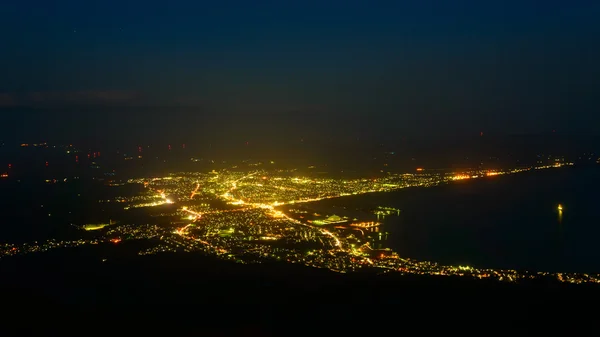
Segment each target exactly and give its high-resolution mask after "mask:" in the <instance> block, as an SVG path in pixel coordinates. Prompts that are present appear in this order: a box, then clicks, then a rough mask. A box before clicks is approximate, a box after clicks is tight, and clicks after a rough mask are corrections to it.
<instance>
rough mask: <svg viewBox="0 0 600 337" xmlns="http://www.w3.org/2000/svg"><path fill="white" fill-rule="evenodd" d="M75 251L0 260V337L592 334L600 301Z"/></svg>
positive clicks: (543, 287) (577, 295) (477, 285)
mask: <svg viewBox="0 0 600 337" xmlns="http://www.w3.org/2000/svg"><path fill="white" fill-rule="evenodd" d="M67 256H68V257H67ZM67 256H63V255H59V254H46V255H43V254H40V255H38V256H29V257H18V258H11V259H4V260H0V275H1V276H2V281H1V287H2V291H1V296H2V307H3V308H4V310H3V315H2V316H0V317H2V318H1V320H2V327H1V329H2V333H0V335H2V336H8V335H23V336H38V335H43V336H55V335H56V336H69V335H74V336H109V335H119V336H121V335H130V336H138V335H140V336H144V335H147V336H153V335H159V336H288V335H306V334H311V335H315V334H316V335H319V336H321V335H326V334H327V335H331V336H338V335H356V334H364V333H368V334H378V335H382V334H387V335H402V334H428V333H430V332H436V333H437V332H446V333H449V334H453V335H454V334H466V335H471V334H482V333H483V334H489V335H506V334H515V333H516V334H519V333H528V334H529V333H536V334H539V333H541V332H553V333H556V332H562V331H565V332H567V331H568V332H571V333H572V332H584V331H590V332H593V331H594V330H590V329H591V327H592V322H593V321H594V317H593V312H594V307H595V305H596V303H597V300H598V299H599V298H600V297H599V296H598V295H599V291H598V289H596V287H587V286H586V287H581V286H565V285H557V284H549V283H538V284H527V285H510V284H498V283H495V282H486V281H472V280H467V279H453V278H446V277H406V276H400V275H392V274H388V275H379V276H377V275H372V274H353V275H343V274H336V273H332V272H329V271H325V270H315V269H310V268H306V267H301V266H294V265H286V264H274V265H265V264H262V265H240V264H233V263H228V262H223V261H218V260H215V259H211V258H206V257H202V256H198V255H193V254H185V255H163V256H152V257H139V258H132V259H122V260H119V261H116V260H115V261H106V262H101V261H99V260H97V259H91V258H89V257H85V256H84V255H77V254H69V255H67Z"/></svg>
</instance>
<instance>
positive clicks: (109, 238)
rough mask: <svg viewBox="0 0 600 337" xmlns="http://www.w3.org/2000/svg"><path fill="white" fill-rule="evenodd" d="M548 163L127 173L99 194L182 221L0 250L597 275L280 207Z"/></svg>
mask: <svg viewBox="0 0 600 337" xmlns="http://www.w3.org/2000/svg"><path fill="white" fill-rule="evenodd" d="M551 167H557V165H552V166H544V167H535V168H526V169H514V170H506V171H471V172H460V173H450V174H441V173H440V174H432V173H427V171H423V170H422V171H420V172H419V173H417V174H395V175H388V176H386V177H381V178H375V179H366V178H363V179H352V180H344V179H328V178H310V177H297V176H292V175H290V174H288V173H286V172H284V173H286V174H277V173H276V172H275V173H273V172H267V171H254V172H250V173H243V172H235V171H223V172H218V173H197V172H188V173H183V174H179V175H172V176H169V177H165V178H140V179H133V180H130V181H128V183H130V184H141V185H143V186H144V187H146V188H145V190H144V192H143V193H142V194H140V195H132V196H119V197H117V198H115V199H114V200H103V201H101V202H118V203H125V204H127V206H126V207H125V209H133V208H141V207H146V208H148V209H149V211H151V210H154V209H157V210H158V208H156V207H160V206H164V205H167V204H176V205H177V206H178V207H171V208H169V210H166V209H165V210H164V211H163V213H160V214H159V216H161V217H162V216H164V217H168V218H170V219H172V220H177V219H179V220H177V221H179V222H184V223H185V224H184V225H182V226H175V227H173V226H165V225H153V224H146V225H133V224H122V225H113V226H110V227H107V228H104V229H100V230H98V231H95V232H94V234H96V233H97V237H95V238H93V239H86V240H73V241H56V240H49V241H46V242H35V243H31V244H24V245H11V244H5V245H2V246H0V258H1V257H8V256H14V255H19V254H28V253H36V252H44V251H48V250H50V249H56V248H67V247H74V246H78V245H88V244H103V243H104V244H108V245H121V244H127V242H128V241H131V240H154V241H153V242H157V244H156V245H154V246H152V247H150V248H147V249H144V250H141V251H139V253H138V254H139V255H148V254H159V253H166V252H202V253H206V254H210V255H216V256H218V257H219V258H222V259H228V260H233V261H237V262H240V263H260V262H262V261H269V260H276V261H284V262H289V263H298V264H304V265H307V266H311V267H317V268H326V269H330V270H334V271H337V272H352V271H357V270H363V269H365V268H375V269H377V270H380V271H383V272H399V273H402V274H419V275H453V276H465V277H474V278H478V279H484V278H491V279H496V280H500V281H507V282H518V281H522V280H527V279H535V278H551V279H554V280H557V281H560V282H569V283H600V276H598V275H589V274H568V273H559V274H552V273H537V272H517V271H514V270H492V269H477V268H472V267H468V266H444V265H439V264H437V263H434V262H428V261H416V260H412V259H407V258H401V257H399V256H398V255H397V254H395V253H394V252H392V251H389V250H383V251H382V250H377V249H372V248H371V247H370V246H369V245H368V244H365V243H364V240H362V239H360V238H358V237H356V236H354V237H353V236H348V235H347V234H343V230H342V229H339V228H346V229H347V228H349V227H351V228H354V230H353V231H351V233H354V234H358V233H361V234H360V235H359V236H362V237H364V236H365V232H368V230H376V229H377V225H378V223H377V222H369V221H358V222H353V223H351V224H350V226H349V227H348V226H347V227H334V228H324V226H317V225H314V224H311V223H309V222H307V221H306V220H304V215H305V213H306V212H303V211H298V212H295V211H294V212H292V211H293V210H290V213H293V216H292V215H288V214H286V212H284V211H282V210H281V208H282V207H283V206H288V207H289V206H291V205H296V204H302V203H309V202H315V201H320V200H324V199H330V198H340V197H344V196H348V195H358V194H364V193H373V192H387V191H394V190H398V189H401V188H406V187H429V186H436V185H440V184H444V183H449V182H452V181H454V180H463V179H476V178H481V177H493V176H497V175H504V174H513V173H519V172H524V171H528V170H531V169H546V168H551ZM171 196H173V197H175V196H178V199H171ZM213 201H221V202H224V203H225V204H226V205H228V206H227V207H221V206H214V205H213ZM161 209H162V208H161ZM153 212H155V211H153ZM375 212H376V213H377V214H378V215H384V216H385V215H390V214H396V213H398V214H399V212H400V210H397V209H392V208H379V209H377V210H376V211H375ZM177 221H176V222H177ZM163 223H164V222H163ZM88 234H91V233H89V232H88ZM354 234H352V235H354ZM361 240H362V241H361ZM355 243H357V244H356V245H355ZM356 247H358V248H356Z"/></svg>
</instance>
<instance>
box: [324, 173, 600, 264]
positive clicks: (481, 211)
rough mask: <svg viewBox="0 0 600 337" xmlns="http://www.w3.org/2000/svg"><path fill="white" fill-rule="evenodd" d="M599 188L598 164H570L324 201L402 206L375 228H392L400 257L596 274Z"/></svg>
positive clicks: (391, 242)
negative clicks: (573, 165)
mask: <svg viewBox="0 0 600 337" xmlns="http://www.w3.org/2000/svg"><path fill="white" fill-rule="evenodd" d="M599 192H600V168H599V167H585V168H584V167H570V168H561V169H549V170H543V171H534V172H528V173H522V174H517V175H512V176H502V177H499V176H496V177H489V178H485V179H477V180H470V181H460V182H457V183H453V184H450V185H444V186H439V187H434V188H422V189H419V188H415V189H406V190H402V191H398V192H394V193H385V194H371V195H363V196H358V197H355V198H351V199H347V200H343V199H338V200H331V201H328V202H330V206H331V205H335V206H337V207H341V206H342V205H343V206H345V207H347V208H348V209H351V208H354V207H363V208H368V207H375V206H389V207H397V208H400V209H401V210H402V212H401V213H400V215H399V216H387V217H386V218H385V219H384V221H383V222H384V225H383V226H382V228H381V229H380V230H382V231H386V232H389V233H390V234H389V235H388V239H387V241H386V242H384V243H383V244H384V246H387V247H389V248H392V249H393V250H395V251H397V252H398V253H399V254H400V255H401V256H404V257H411V258H416V259H422V260H431V261H437V262H440V263H444V264H454V265H456V264H462V265H471V266H474V267H492V268H514V269H527V270H536V271H572V272H600V207H599V206H600V205H599V204H600V197H599ZM559 204H561V205H562V206H563V207H564V210H563V212H562V216H559V211H558V209H557V207H558V205H559Z"/></svg>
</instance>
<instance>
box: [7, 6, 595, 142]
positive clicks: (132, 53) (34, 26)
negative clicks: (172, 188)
mask: <svg viewBox="0 0 600 337" xmlns="http://www.w3.org/2000/svg"><path fill="white" fill-rule="evenodd" d="M598 18H600V2H598V1H526V0H522V1H426V0H420V1H348V0H346V1H333V0H320V1H306V0H304V1H294V0H287V1H260V0H254V1H227V0H221V1H175V0H173V1H153V0H147V1H109V0H105V1H91V0H90V1H81V0H78V1H70V0H68V1H67V0H65V1H50V0H39V1H33V0H20V1H5V2H3V3H2V5H1V6H0V41H2V47H1V48H0V74H1V76H0V107H1V109H2V111H3V122H2V123H1V125H0V131H1V132H2V134H3V135H4V136H3V137H2V138H3V139H4V140H11V139H17V138H18V141H21V140H22V138H26V137H40V138H44V139H49V140H52V139H56V140H61V141H63V140H68V139H69V138H73V139H85V140H87V141H94V140H97V141H98V142H101V141H106V140H108V139H113V140H115V139H118V140H119V141H121V140H128V139H129V138H135V137H138V138H140V141H150V140H151V139H154V140H156V138H157V137H164V138H166V139H168V138H177V137H181V135H182V134H185V135H187V136H186V137H187V138H189V141H192V142H193V141H197V142H200V141H206V139H209V138H216V139H221V140H224V139H236V140H237V139H240V140H241V139H246V138H247V139H251V140H253V139H259V138H263V139H266V138H269V137H270V138H269V139H270V140H273V141H275V140H277V139H278V138H279V137H289V138H293V139H301V138H304V137H306V138H310V137H317V136H319V135H323V134H327V135H328V136H332V137H356V138H360V137H364V138H367V139H369V138H374V137H383V138H386V139H394V138H395V137H403V136H406V135H408V136H410V135H423V134H426V135H430V134H433V135H438V134H443V135H447V136H452V135H455V134H456V135H459V134H460V135H465V134H474V135H476V134H479V132H481V131H485V132H486V134H488V133H489V134H494V133H496V134H511V133H545V132H551V131H552V130H557V131H559V132H562V133H570V134H581V133H588V134H589V133H598V131H597V125H598V123H599V122H600V117H599V115H600V114H599V112H600V111H599V109H598V108H599V107H600V95H599V94H598V88H600V64H599V63H598V60H600V43H598V41H600V20H598ZM126 130H127V131H128V132H129V133H128V134H127V135H126V134H125V133H124V132H125V131H126ZM200 135H204V137H202V136H200ZM207 135H208V136H207ZM128 137H129V138H128ZM129 140H130V139H129ZM130 141H131V140H130Z"/></svg>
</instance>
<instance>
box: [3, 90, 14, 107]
mask: <svg viewBox="0 0 600 337" xmlns="http://www.w3.org/2000/svg"><path fill="white" fill-rule="evenodd" d="M16 105H17V100H16V99H15V96H14V95H13V94H10V93H0V107H11V106H16Z"/></svg>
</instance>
